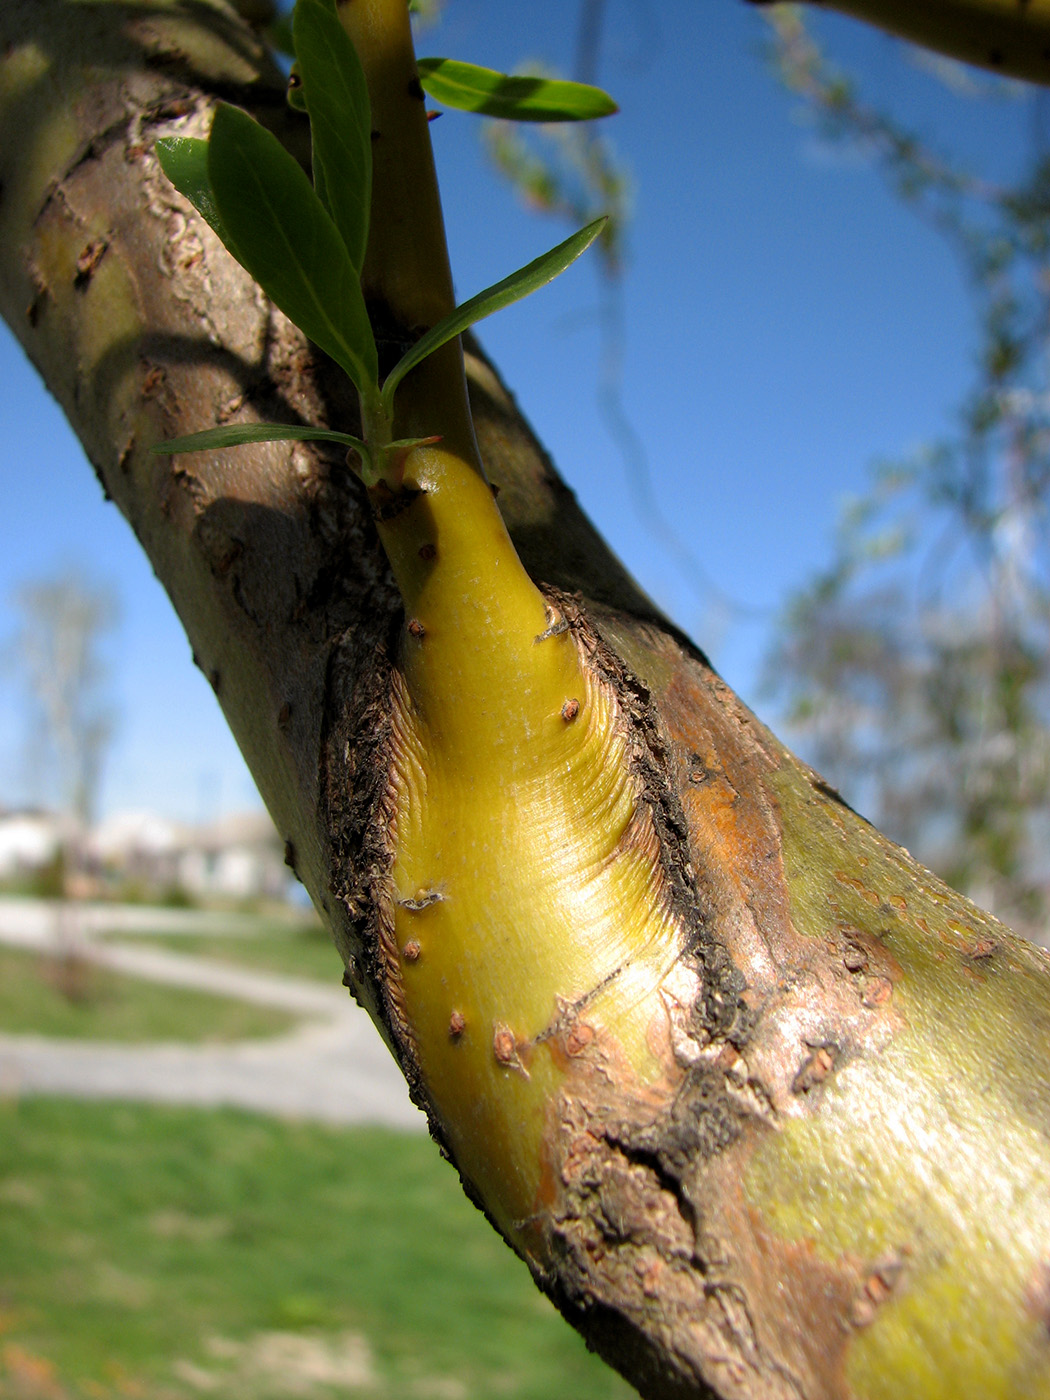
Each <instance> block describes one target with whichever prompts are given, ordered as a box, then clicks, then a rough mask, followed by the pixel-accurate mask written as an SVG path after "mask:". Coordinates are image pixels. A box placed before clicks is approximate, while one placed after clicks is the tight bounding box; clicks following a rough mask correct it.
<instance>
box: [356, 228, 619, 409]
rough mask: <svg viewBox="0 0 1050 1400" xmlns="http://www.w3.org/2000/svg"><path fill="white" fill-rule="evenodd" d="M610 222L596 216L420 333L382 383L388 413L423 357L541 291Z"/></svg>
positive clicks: (588, 245) (583, 250) (572, 261)
mask: <svg viewBox="0 0 1050 1400" xmlns="http://www.w3.org/2000/svg"><path fill="white" fill-rule="evenodd" d="M607 222H608V220H607V219H606V218H605V217H604V216H603V217H602V218H600V219H595V221H594V222H593V223H592V224H588V225H587V227H586V228H581V229H580V230H579V232H578V233H574V234H572V236H571V237H569V238H567V239H566V240H565V242H564V243H559V244H558V246H557V247H556V248H552V249H551V250H550V251H549V252H547V253H544V254H543V256H542V257H539V258H535V259H534V260H533V261H532V262H530V263H527V264H526V265H525V267H520V268H518V270H517V272H512V273H511V274H510V276H509V277H504V278H503V280H502V282H497V283H495V285H494V286H491V287H486V288H485V290H484V291H483V292H478V294H477V296H473V297H471V298H470V300H469V301H465V302H464V303H463V304H462V306H457V307H456V309H455V311H453V312H452V314H451V315H450V316H446V317H445V318H444V320H442V321H439V322H438V324H437V325H436V326H434V327H432V328H431V329H430V330H429V331H427V332H426V334H425V335H423V336H421V337H420V338H419V340H417V341H416V343H415V345H413V346H412V348H411V350H408V351H407V352H406V353H405V354H404V355H403V356H402V357H401V359H400V360H398V362H397V364H396V365H395V366H394V368H393V369H392V370H391V371H390V373H389V374H388V375H387V377H386V379H385V380H384V382H383V403H384V406H385V407H386V410H387V412H388V413H390V412H392V411H393V400H394V394H395V392H396V390H397V387H398V385H399V384H400V383H401V381H402V379H404V377H405V375H406V374H407V373H408V372H409V370H411V369H414V368H415V366H416V365H418V364H419V363H420V361H421V360H425V359H426V358H427V356H428V355H432V354H433V353H434V351H435V350H437V349H439V348H440V347H441V346H442V345H444V344H445V342H446V341H448V340H451V339H452V337H453V336H457V335H459V334H460V333H461V332H462V331H465V330H466V329H467V327H468V326H473V325H474V324H475V323H476V322H478V321H481V320H484V318H485V317H486V316H491V315H492V313H493V312H494V311H502V310H503V308H504V307H505V306H510V305H512V304H513V303H514V302H516V301H520V300H521V299H522V297H527V296H528V295H529V294H530V293H531V292H535V291H538V290H539V288H540V287H543V286H546V284H547V283H548V282H552V281H553V280H554V278H555V277H557V276H558V274H559V273H561V272H564V271H565V269H566V268H567V267H569V266H570V265H571V264H572V263H574V262H575V261H576V259H577V258H578V257H579V256H580V254H581V253H583V252H585V251H586V250H587V249H588V248H589V247H590V246H591V244H592V243H593V242H594V240H595V239H596V238H597V237H598V235H599V234H600V233H601V231H602V229H603V228H604V227H605V225H606V223H607Z"/></svg>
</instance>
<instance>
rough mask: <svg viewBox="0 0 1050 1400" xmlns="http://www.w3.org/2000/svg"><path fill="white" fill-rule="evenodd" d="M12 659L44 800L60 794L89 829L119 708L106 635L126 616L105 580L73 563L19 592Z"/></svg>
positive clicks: (37, 789) (81, 825)
mask: <svg viewBox="0 0 1050 1400" xmlns="http://www.w3.org/2000/svg"><path fill="white" fill-rule="evenodd" d="M15 609H16V612H17V615H18V625H17V630H16V633H15V636H14V639H13V641H12V644H11V659H12V664H13V666H14V669H15V671H16V674H17V675H18V677H19V680H20V682H21V685H22V689H23V691H24V695H25V702H26V718H27V743H26V756H27V760H28V763H29V765H31V774H32V785H33V788H34V789H35V795H36V796H37V798H38V800H44V801H46V800H49V799H50V800H57V802H58V804H59V806H60V808H61V810H62V812H63V813H64V814H67V815H68V816H69V817H71V818H72V820H73V822H74V824H75V826H76V827H77V828H80V829H83V828H84V827H86V826H87V825H89V824H90V822H91V821H92V820H93V819H94V817H95V815H96V811H97V803H98V795H99V786H100V782H101V778H102V771H103V764H104V761H105V756H106V751H107V749H108V747H109V744H110V742H111V740H112V738H113V734H114V729H115V723H116V711H115V708H114V705H113V701H112V696H111V688H110V682H111V669H110V666H109V664H108V662H107V660H106V658H105V643H106V641H107V639H108V637H109V636H110V634H111V633H112V632H113V630H114V628H115V627H116V624H117V620H118V617H119V609H118V605H117V600H116V595H115V594H114V592H113V590H112V589H111V588H110V587H109V586H108V585H107V584H104V583H99V582H97V581H94V580H91V579H89V578H88V577H87V576H86V575H83V574H81V573H78V572H76V571H75V570H72V569H68V570H65V571H63V572H61V573H58V574H55V575H53V576H51V577H48V578H41V579H36V580H33V581H31V582H27V583H25V584H23V585H22V587H21V588H19V589H18V592H17V594H16V597H15Z"/></svg>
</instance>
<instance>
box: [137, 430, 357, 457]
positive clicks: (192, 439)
mask: <svg viewBox="0 0 1050 1400" xmlns="http://www.w3.org/2000/svg"><path fill="white" fill-rule="evenodd" d="M289 440H290V441H293V442H340V443H342V444H343V446H344V447H354V448H356V449H357V451H358V452H363V451H364V448H365V445H364V443H363V442H362V441H361V439H360V438H355V437H351V436H350V434H349V433H336V432H332V431H331V430H330V429H328V428H309V427H302V428H300V427H297V426H295V425H294V424H291V423H229V424H227V426H226V427H223V428H205V429H204V430H203V432H199V433H187V435H186V436H185V437H177V438H170V439H169V440H168V441H167V442H158V443H157V445H156V447H151V448H150V451H151V452H165V453H173V454H174V453H176V452H207V451H210V450H211V449H213V448H216V447H241V446H242V445H243V444H244V443H247V442H288V441H289Z"/></svg>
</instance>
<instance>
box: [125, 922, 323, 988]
mask: <svg viewBox="0 0 1050 1400" xmlns="http://www.w3.org/2000/svg"><path fill="white" fill-rule="evenodd" d="M111 936H112V937H113V938H114V939H117V940H119V941H120V942H121V943H125V942H129V943H130V942H131V941H133V940H134V939H136V938H138V939H141V941H142V942H143V943H148V944H149V946H150V947H154V946H155V947H158V948H169V949H171V951H172V952H174V953H192V954H193V955H194V957H205V958H218V959H220V960H221V961H222V962H228V963H239V964H243V965H244V966H245V967H250V968H254V969H255V970H256V971H258V972H280V973H285V974H287V975H289V976H292V977H313V978H315V979H316V980H317V981H319V982H327V983H328V984H329V985H334V986H338V985H339V981H340V979H341V978H342V975H343V964H342V961H341V960H340V957H339V954H338V953H337V952H336V950H335V944H334V943H333V942H332V938H331V935H330V934H329V933H328V931H327V929H324V928H322V927H321V926H320V925H319V924H312V923H311V924H278V923H268V922H265V921H263V920H260V922H259V931H258V933H247V934H245V933H231V934H220V933H215V934H212V933H208V934H197V933H187V934H182V933H166V934H138V935H136V934H132V933H125V932H123V931H121V932H120V933H115V934H113V935H111Z"/></svg>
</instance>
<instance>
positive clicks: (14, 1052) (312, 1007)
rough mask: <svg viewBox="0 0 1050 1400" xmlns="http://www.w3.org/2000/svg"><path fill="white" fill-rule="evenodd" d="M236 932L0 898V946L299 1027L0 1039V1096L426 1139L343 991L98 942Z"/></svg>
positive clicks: (222, 922) (206, 917) (106, 909)
mask: <svg viewBox="0 0 1050 1400" xmlns="http://www.w3.org/2000/svg"><path fill="white" fill-rule="evenodd" d="M238 929H240V931H242V932H244V933H245V934H247V933H250V932H252V922H251V920H249V919H246V918H238V917H237V916H229V917H227V916H220V915H210V914H200V913H197V912H196V911H190V910H187V911H182V910H169V909H160V910H154V909H145V908H138V907H137V906H123V907H114V906H110V905H82V906H70V905H59V904H50V903H45V902H42V901H37V900H23V899H10V898H0V943H7V944H9V945H12V946H16V947H20V948H25V949H30V950H34V951H37V952H40V953H51V954H61V953H63V952H69V951H71V950H75V951H76V952H77V953H78V954H80V955H82V956H84V957H87V958H90V959H91V960H92V961H94V962H98V963H100V964H102V965H104V966H106V967H110V968H112V969H114V971H118V972H122V973H125V974H128V975H130V976H133V977H142V978H146V979H148V980H150V981H153V982H163V983H166V984H167V985H170V986H178V987H188V988H193V989H194V990H197V991H204V992H212V993H215V994H217V995H220V996H227V997H235V998H239V999H241V1000H243V1001H251V1002H256V1003H258V1004H260V1005H265V1006H273V1007H276V1008H278V1009H280V1010H284V1011H288V1012H291V1013H292V1014H294V1015H296V1016H300V1017H302V1018H303V1019H302V1023H301V1024H300V1025H299V1026H297V1027H296V1029H295V1030H293V1031H291V1032H289V1033H287V1034H285V1035H281V1036H276V1037H273V1038H272V1039H269V1040H245V1041H238V1042H235V1043H233V1044H228V1045H207V1044H205V1045H198V1044H158V1043H148V1044H144V1045H127V1044H116V1043H112V1044H111V1043H107V1042H104V1041H98V1040H60V1039H47V1038H45V1037H43V1036H29V1035H17V1036H16V1035H0V1095H18V1094H72V1095H76V1096H78V1097H82V1098H119V1099H144V1100H149V1101H153V1102H157V1103H179V1104H195V1105H198V1106H207V1107H217V1106H219V1105H232V1106H236V1107H239V1108H248V1109H254V1110H256V1111H259V1112H264V1113H276V1114H281V1115H284V1116H288V1117H296V1118H310V1119H315V1120H319V1121H322V1122H326V1123H333V1124H347V1123H383V1124H387V1125H389V1126H391V1127H398V1128H409V1129H416V1130H419V1131H423V1130H425V1123H424V1119H423V1116H422V1114H421V1113H420V1112H419V1111H418V1110H417V1109H416V1108H414V1107H413V1105H412V1104H411V1102H410V1101H409V1098H408V1092H407V1090H406V1088H405V1083H404V1080H403V1079H402V1078H401V1075H400V1073H399V1071H398V1069H397V1067H396V1065H395V1064H394V1062H393V1060H392V1059H391V1056H390V1052H389V1051H388V1050H387V1048H386V1046H385V1045H384V1044H383V1042H382V1040H381V1038H380V1036H379V1033H378V1032H377V1031H376V1029H375V1027H374V1026H373V1025H372V1023H371V1021H370V1020H369V1019H368V1017H367V1016H366V1015H365V1013H364V1012H363V1011H361V1010H360V1008H359V1007H357V1006H356V1005H354V1003H353V1002H352V1001H351V1000H350V997H349V995H348V994H347V993H346V992H345V991H344V990H343V989H342V988H341V987H339V986H336V985H333V986H328V985H327V984H325V983H322V982H315V981H309V980H307V979H305V978H294V977H280V976H276V975H274V974H271V973H264V972H252V971H250V970H248V969H246V968H239V967H234V966H232V965H230V964H223V963H218V962H213V961H212V960H211V959H208V958H196V957H190V956H187V955H184V954H181V953H175V952H169V951H168V950H166V949H162V948H149V947H142V946H141V945H137V944H123V943H114V942H112V941H111V940H107V941H105V942H102V941H100V940H99V938H98V934H99V933H101V932H103V931H105V932H107V933H110V932H112V931H114V930H123V931H125V932H131V931H133V930H134V931H136V932H141V933H149V932H153V933H165V934H168V933H178V932H183V933H219V932H221V933H226V934H229V933H233V932H236V931H238Z"/></svg>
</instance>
